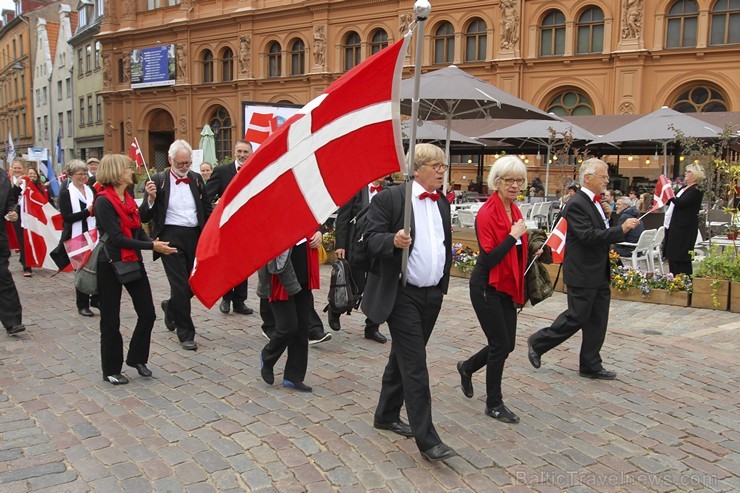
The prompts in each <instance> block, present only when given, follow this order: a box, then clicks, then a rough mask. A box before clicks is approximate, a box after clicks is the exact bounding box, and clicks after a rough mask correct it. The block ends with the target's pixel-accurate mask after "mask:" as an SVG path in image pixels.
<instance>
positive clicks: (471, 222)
mask: <svg viewBox="0 0 740 493" xmlns="http://www.w3.org/2000/svg"><path fill="white" fill-rule="evenodd" d="M457 218H458V220H459V221H460V226H462V227H463V228H473V227H475V214H474V213H473V211H470V210H465V209H460V210H459V211H457Z"/></svg>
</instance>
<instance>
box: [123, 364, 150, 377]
mask: <svg viewBox="0 0 740 493" xmlns="http://www.w3.org/2000/svg"><path fill="white" fill-rule="evenodd" d="M126 364H127V365H128V366H130V367H131V368H136V371H138V372H139V375H141V376H142V377H151V376H152V370H150V369H149V368H147V367H146V365H143V364H140V363H137V364H134V365H131V364H129V363H126Z"/></svg>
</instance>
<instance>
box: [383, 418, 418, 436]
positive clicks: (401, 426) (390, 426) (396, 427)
mask: <svg viewBox="0 0 740 493" xmlns="http://www.w3.org/2000/svg"><path fill="white" fill-rule="evenodd" d="M373 428H375V429H378V430H388V431H392V432H393V433H395V434H396V435H401V436H403V437H407V438H409V437H413V436H414V432H413V431H412V430H411V425H409V424H408V423H404V422H403V421H401V420H400V419H399V420H398V421H394V422H392V423H381V422H379V421H375V422H374V423H373Z"/></svg>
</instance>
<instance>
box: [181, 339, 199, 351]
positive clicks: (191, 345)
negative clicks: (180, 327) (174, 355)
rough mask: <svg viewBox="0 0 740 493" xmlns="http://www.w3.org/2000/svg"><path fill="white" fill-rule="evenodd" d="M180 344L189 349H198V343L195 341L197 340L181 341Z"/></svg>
mask: <svg viewBox="0 0 740 493" xmlns="http://www.w3.org/2000/svg"><path fill="white" fill-rule="evenodd" d="M180 346H182V348H183V349H187V350H188V351H195V350H196V349H198V345H197V344H196V343H195V341H182V342H181V343H180Z"/></svg>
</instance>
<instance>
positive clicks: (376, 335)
mask: <svg viewBox="0 0 740 493" xmlns="http://www.w3.org/2000/svg"><path fill="white" fill-rule="evenodd" d="M365 339H370V340H372V341H375V342H379V343H381V344H385V343H386V342H388V339H387V338H386V337H385V336H384V335H383V334H381V333H380V331H379V330H377V329H376V330H374V331H372V332H365Z"/></svg>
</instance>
